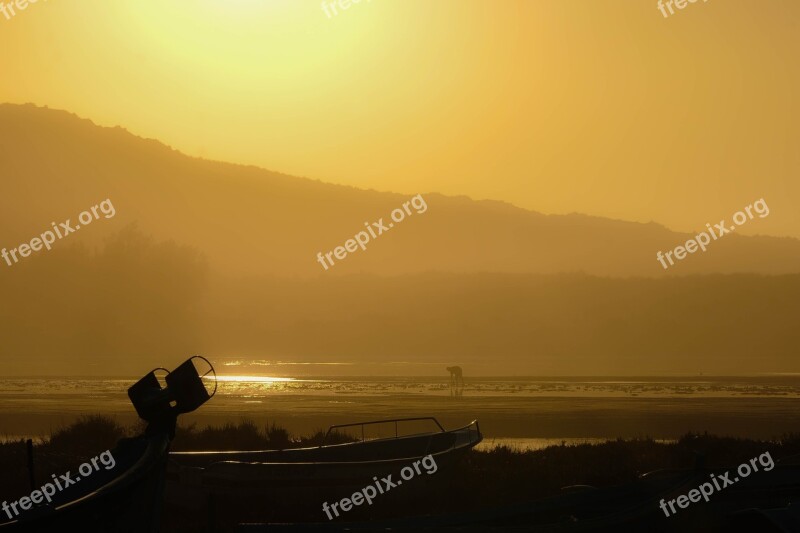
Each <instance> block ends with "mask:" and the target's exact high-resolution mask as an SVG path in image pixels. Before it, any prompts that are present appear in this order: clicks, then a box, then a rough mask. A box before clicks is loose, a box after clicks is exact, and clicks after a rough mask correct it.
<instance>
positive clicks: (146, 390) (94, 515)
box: [0, 357, 216, 533]
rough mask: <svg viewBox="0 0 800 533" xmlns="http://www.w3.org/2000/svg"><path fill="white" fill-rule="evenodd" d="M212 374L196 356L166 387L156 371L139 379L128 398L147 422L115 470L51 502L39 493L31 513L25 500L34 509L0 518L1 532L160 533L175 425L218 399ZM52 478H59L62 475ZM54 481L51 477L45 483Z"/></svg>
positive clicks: (117, 451)
mask: <svg viewBox="0 0 800 533" xmlns="http://www.w3.org/2000/svg"><path fill="white" fill-rule="evenodd" d="M198 364H202V365H208V368H209V369H210V370H208V371H207V372H206V373H205V375H203V376H201V375H200V373H199V371H198V366H196V365H198ZM213 371H214V370H213V368H212V367H211V364H210V363H208V361H206V360H205V359H203V358H202V357H193V358H191V359H188V360H187V361H185V362H184V363H183V364H182V365H180V366H179V367H178V368H176V369H175V370H173V371H172V372H167V371H165V372H167V373H166V376H165V377H164V381H165V384H166V386H165V387H162V385H161V383H160V382H159V380H158V378H157V377H156V375H155V372H156V371H155V370H154V371H152V372H150V373H149V374H147V375H146V376H144V377H143V378H142V379H140V380H139V381H138V382H137V383H136V384H134V385H133V386H132V387H131V388H130V389H128V396H129V397H130V399H131V402H132V403H133V405H134V407H135V408H136V411H137V413H138V414H139V416H140V417H141V418H142V419H144V420H145V421H147V423H148V425H147V428H146V430H145V432H144V433H143V434H142V435H140V436H138V437H135V438H130V439H123V440H121V441H120V442H119V443H118V445H117V446H116V447H115V448H113V449H112V450H109V452H110V455H111V457H112V458H113V460H114V461H113V466H111V467H110V468H97V469H96V470H95V471H93V472H92V474H91V475H86V476H83V478H82V479H81V478H80V477H78V476H77V475H73V476H72V479H71V481H74V483H71V484H69V485H68V486H64V487H63V489H62V490H58V491H55V489H54V490H53V492H54V494H53V495H52V497H51V498H50V500H51V501H50V502H47V501H46V500H45V499H44V498H42V497H41V494H39V496H38V497H37V499H39V500H41V501H42V503H40V504H36V505H34V506H32V508H30V507H31V506H30V505H29V504H30V503H31V502H30V500H29V499H28V498H27V497H26V498H25V499H26V500H27V501H26V502H25V503H26V505H25V506H26V507H29V509H27V510H24V508H22V507H21V506H18V507H17V508H16V509H15V510H16V511H18V512H17V513H16V514H14V513H11V514H12V517H11V519H9V517H8V516H7V514H8V513H0V532H2V533H6V532H8V533H12V532H13V533H16V532H38V531H42V532H45V531H47V532H49V531H83V532H95V531H96V532H101V531H103V532H153V531H158V526H159V522H160V513H159V511H160V508H161V502H162V500H163V489H164V476H165V470H166V468H165V467H166V462H167V454H168V453H169V445H170V442H171V440H172V437H173V436H174V434H175V424H176V420H177V418H178V416H179V415H180V414H183V413H188V412H190V411H194V410H195V409H197V408H198V407H200V406H201V405H202V404H204V403H205V402H206V401H208V400H209V399H210V398H211V397H212V396H213V395H214V393H215V392H216V379H214V378H213V377H212V378H211V379H209V376H208V374H209V373H213ZM210 384H213V386H214V389H213V390H212V391H209V390H208V389H207V387H209V385H210ZM87 464H88V463H87ZM53 474H54V475H53V479H56V476H57V475H58V473H55V472H54V473H53ZM50 481H52V480H51V479H50V478H46V480H45V483H44V484H47V483H48V482H50ZM44 484H43V485H44ZM65 485H67V484H66V482H65ZM37 488H38V487H37ZM23 497H24V495H20V500H18V501H20V502H21V501H23ZM14 503H16V502H14ZM20 511H21V512H20Z"/></svg>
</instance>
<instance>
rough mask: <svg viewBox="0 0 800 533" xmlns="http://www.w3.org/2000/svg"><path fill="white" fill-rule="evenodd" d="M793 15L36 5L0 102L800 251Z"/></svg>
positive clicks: (305, 165) (418, 2) (6, 36)
mask: <svg viewBox="0 0 800 533" xmlns="http://www.w3.org/2000/svg"><path fill="white" fill-rule="evenodd" d="M798 21H800V3H798V2H796V1H794V0H782V1H779V0H766V1H765V0H758V1H756V0H710V1H708V2H707V3H703V2H697V3H695V4H690V5H688V6H687V7H686V8H685V9H684V10H682V11H679V12H677V13H676V14H675V15H673V16H671V17H670V18H664V17H663V16H662V15H661V13H660V12H659V11H658V9H657V6H656V1H655V0H636V1H633V0H628V1H619V0H603V1H592V2H589V1H586V0H482V1H479V0H458V1H456V0H372V1H369V2H368V1H367V0H362V1H361V3H359V4H353V5H352V6H351V7H350V8H349V9H347V10H346V11H343V10H341V8H339V10H338V14H337V15H336V16H333V17H330V18H329V17H328V16H326V14H325V13H324V11H323V9H322V7H321V2H319V1H317V0H308V1H305V0H193V1H181V2H178V1H164V0H130V1H127V0H115V1H112V2H110V1H108V0H80V1H79V2H78V1H72V2H70V1H66V0H50V1H49V2H44V1H43V0H39V2H38V3H35V4H30V5H29V6H28V8H27V9H26V10H24V11H20V12H18V13H17V14H16V15H15V16H14V17H13V18H11V19H10V20H7V19H6V17H4V16H2V15H0V47H1V48H2V50H3V54H2V59H0V101H6V102H13V103H26V102H33V103H36V104H39V105H48V106H49V107H53V108H59V109H66V110H68V111H71V112H74V113H77V114H78V115H80V116H82V117H86V118H90V119H92V120H94V121H95V122H96V123H98V124H101V125H107V126H115V125H121V126H123V127H125V128H127V129H129V130H130V131H132V132H133V133H135V134H137V135H141V136H144V137H151V138H156V139H159V140H161V141H163V142H165V143H167V144H169V145H171V146H173V147H175V148H177V149H179V150H181V151H183V152H185V153H188V154H190V155H198V156H203V157H206V158H210V159H220V160H226V161H232V162H239V163H247V164H254V165H258V166H262V167H265V168H269V169H272V170H277V171H281V172H285V173H289V174H294V175H301V176H308V177H312V178H317V179H321V180H323V181H329V182H335V183H342V184H347V185H353V186H357V187H363V188H375V189H378V190H390V191H397V192H404V193H408V194H416V193H418V192H429V191H439V192H444V193H448V194H466V195H469V196H471V197H473V198H492V199H499V200H506V201H509V202H512V203H514V204H516V205H519V206H522V207H526V208H530V209H535V210H538V211H542V212H545V213H569V212H575V211H577V212H583V213H588V214H594V215H601V216H609V217H614V218H621V219H626V220H636V221H642V222H647V221H650V220H655V221H657V222H660V223H663V224H665V225H667V226H669V227H671V228H673V229H676V230H686V231H688V230H692V229H698V230H699V229H702V228H703V227H704V225H705V223H706V222H716V221H717V220H719V219H721V218H730V216H731V215H732V214H733V213H734V212H735V211H737V210H739V209H741V208H742V207H743V206H745V205H748V204H750V203H752V202H754V201H755V200H757V199H759V198H762V197H763V198H765V200H766V202H767V203H768V204H769V207H770V209H771V214H770V217H768V218H765V219H763V220H761V219H759V220H758V223H757V224H750V225H745V226H743V227H742V232H744V233H768V234H774V235H793V236H798V237H800V214H798V210H797V209H796V206H797V205H798V203H797V202H798V200H800V180H798V170H800V164H799V163H800V161H799V159H800V156H798V150H797V141H798V138H800V136H799V135H798V118H800V114H799V113H798V103H797V94H798V93H800V90H798V89H800V83H798V68H797V57H799V56H800V53H798V52H800V45H799V43H798V41H799V40H798V38H797V35H798Z"/></svg>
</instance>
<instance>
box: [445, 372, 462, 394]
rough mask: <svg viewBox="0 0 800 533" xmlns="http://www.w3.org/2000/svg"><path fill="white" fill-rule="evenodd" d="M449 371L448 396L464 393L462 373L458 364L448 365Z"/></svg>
mask: <svg viewBox="0 0 800 533" xmlns="http://www.w3.org/2000/svg"><path fill="white" fill-rule="evenodd" d="M446 370H447V371H448V372H450V396H463V394H464V373H463V371H462V370H461V367H460V366H448V367H447V368H446Z"/></svg>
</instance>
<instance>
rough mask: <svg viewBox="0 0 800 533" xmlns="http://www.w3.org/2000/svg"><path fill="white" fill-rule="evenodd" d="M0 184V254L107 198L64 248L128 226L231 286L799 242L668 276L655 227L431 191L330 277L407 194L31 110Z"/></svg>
mask: <svg viewBox="0 0 800 533" xmlns="http://www.w3.org/2000/svg"><path fill="white" fill-rule="evenodd" d="M0 176H2V178H3V179H2V182H1V183H2V184H1V185H0V191H1V192H0V227H1V228H2V232H0V247H6V248H10V247H15V246H17V245H18V244H20V243H22V242H25V241H29V240H30V239H31V238H33V237H35V236H36V235H38V234H39V233H41V232H42V231H44V230H46V229H48V227H49V225H50V223H51V222H53V221H56V222H58V221H62V220H66V219H67V218H71V219H73V221H74V219H75V218H76V217H77V215H78V213H79V212H80V211H82V210H83V209H85V208H87V207H90V206H92V205H95V204H96V203H98V202H99V201H101V200H103V199H106V198H110V199H111V200H112V202H113V204H114V206H115V208H116V211H117V215H116V217H115V218H113V219H110V220H108V221H106V220H103V221H102V222H97V223H95V224H94V225H93V226H92V227H91V229H90V230H87V231H82V232H80V233H78V234H75V235H71V236H70V239H71V242H77V241H80V242H83V243H87V244H96V243H98V242H100V239H101V238H103V237H105V236H107V235H109V234H110V233H112V232H115V231H119V230H120V229H122V228H123V227H126V226H127V225H128V224H130V223H134V222H135V223H136V224H137V226H138V228H139V229H140V230H142V231H143V232H144V233H147V234H151V235H153V236H154V237H155V238H156V239H158V240H165V239H166V240H174V241H176V242H177V243H178V244H186V245H190V246H192V247H194V248H196V249H197V250H199V251H201V252H202V253H203V254H204V255H205V256H206V259H207V261H208V264H209V265H210V266H211V267H212V268H213V269H219V270H220V271H221V272H224V273H227V274H232V275H238V274H250V275H252V274H265V275H276V276H292V277H301V278H307V277H310V276H318V275H323V274H324V275H326V276H339V275H344V274H354V273H365V274H379V275H398V274H415V273H422V272H429V271H440V272H453V273H477V272H496V273H527V274H552V273H560V272H584V273H587V274H593V275H600V276H663V275H686V274H707V273H734V272H752V273H761V274H784V273H795V272H800V241H798V240H796V239H790V238H773V237H761V236H759V237H743V236H740V235H728V236H726V237H725V239H723V240H721V241H718V242H714V243H713V244H712V245H711V246H710V247H709V251H707V252H706V253H696V254H694V255H693V256H691V257H690V258H688V259H686V260H684V261H682V262H680V263H679V264H677V265H676V266H674V267H672V268H671V269H670V270H669V271H667V272H665V271H664V270H663V269H662V267H661V266H660V264H659V263H658V262H657V261H656V256H655V254H656V252H657V251H658V250H663V251H666V250H671V249H673V248H674V247H675V246H677V245H679V244H681V243H683V242H685V241H686V240H687V239H688V238H689V237H690V236H691V235H688V234H683V233H676V232H672V231H669V230H668V229H666V228H664V227H662V226H660V225H658V224H655V223H650V224H639V223H633V222H624V221H618V220H610V219H604V218H599V217H590V216H585V215H579V214H572V215H542V214H540V213H536V212H532V211H528V210H525V209H520V208H517V207H514V206H512V205H509V204H506V203H502V202H495V201H473V200H470V199H469V198H466V197H451V196H444V195H440V194H436V193H431V192H429V191H415V192H414V193H415V194H416V192H419V193H422V195H423V197H424V198H425V200H426V201H427V205H428V210H427V212H425V213H423V214H414V215H413V216H410V217H408V218H407V219H406V220H405V221H403V222H402V223H400V224H397V225H396V226H395V227H394V228H392V229H391V230H390V231H389V232H388V233H385V234H384V235H382V236H380V237H379V238H378V239H377V240H375V241H374V242H370V243H368V245H367V246H368V248H367V250H366V251H365V252H364V251H358V252H356V253H354V254H352V255H350V256H348V257H347V258H346V259H344V260H342V261H341V262H338V261H337V264H336V265H335V266H334V267H332V268H331V269H330V270H329V271H327V272H325V271H324V270H323V268H322V266H321V265H320V264H319V263H318V262H317V259H316V254H317V252H323V253H326V252H329V251H331V250H333V249H334V248H335V247H337V246H340V245H343V244H344V243H345V241H346V240H347V239H349V238H352V236H353V235H354V234H355V233H357V232H359V231H361V230H362V229H363V224H364V222H365V221H366V222H372V221H377V220H378V219H379V218H381V217H383V218H384V221H385V222H388V221H389V214H390V212H391V211H392V210H393V209H395V208H398V207H401V205H402V203H403V202H404V201H407V200H408V199H409V198H410V196H412V195H411V194H394V193H389V192H377V191H372V190H359V189H355V188H351V187H344V186H337V185H330V184H325V183H322V182H319V181H314V180H311V179H306V178H297V177H292V176H287V175H283V174H279V173H276V172H271V171H268V170H263V169H259V168H255V167H246V166H240V165H234V164H227V163H219V162H213V161H206V160H201V159H196V158H192V157H188V156H185V155H183V154H181V153H179V152H177V151H175V150H172V149H170V148H168V147H166V146H164V145H163V144H161V143H159V142H157V141H154V140H146V139H142V138H139V137H136V136H134V135H131V134H130V133H128V132H126V131H125V130H123V129H121V128H103V127H99V126H96V125H94V124H93V123H92V122H90V121H88V120H83V119H80V118H78V117H76V116H74V115H72V114H69V113H67V112H64V111H55V110H51V109H47V108H40V107H36V106H33V105H23V106H20V105H11V104H3V105H0ZM700 229H702V228H700ZM65 242H66V241H65ZM59 244H61V243H59ZM0 266H2V264H0Z"/></svg>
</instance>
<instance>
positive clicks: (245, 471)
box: [169, 417, 483, 490]
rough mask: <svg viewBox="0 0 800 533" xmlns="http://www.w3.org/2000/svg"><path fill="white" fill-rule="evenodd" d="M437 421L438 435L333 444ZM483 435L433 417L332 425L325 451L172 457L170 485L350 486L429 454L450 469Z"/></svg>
mask: <svg viewBox="0 0 800 533" xmlns="http://www.w3.org/2000/svg"><path fill="white" fill-rule="evenodd" d="M426 420H427V421H432V422H433V423H434V424H435V425H436V426H437V427H438V429H439V431H433V432H427V433H417V434H414V435H399V434H397V433H395V436H394V437H387V438H376V439H369V440H368V439H362V440H360V441H357V442H349V443H344V444H330V445H326V444H325V442H327V441H329V440H330V438H331V436H333V435H336V434H337V433H338V432H340V431H342V430H343V429H345V428H353V427H359V426H360V427H361V429H362V435H363V428H364V427H365V426H370V425H377V424H384V425H385V424H394V425H395V428H396V427H397V424H398V423H403V422H411V421H426ZM482 439H483V436H482V435H481V431H480V426H479V424H478V421H477V420H473V421H472V422H470V423H469V424H467V425H466V426H464V427H462V428H458V429H454V430H450V431H447V430H445V429H444V428H443V427H442V425H441V424H440V423H439V422H438V421H437V420H436V419H435V418H433V417H422V418H397V419H390V420H375V421H370V422H359V423H355V424H343V425H336V426H331V427H330V428H329V429H328V432H327V434H326V437H325V439H324V440H323V443H322V444H321V445H320V446H315V447H310V448H295V449H287V450H257V451H200V452H172V453H170V465H169V475H170V480H172V481H175V482H176V483H178V484H183V485H191V486H195V487H199V486H203V487H208V488H211V487H225V486H230V487H236V488H244V487H251V488H261V489H269V488H280V489H281V490H286V489H287V488H290V487H308V486H334V485H342V486H350V485H357V484H359V483H361V484H363V483H364V480H365V479H367V480H369V479H372V477H373V476H377V475H383V474H386V473H393V472H397V471H398V470H399V469H400V468H402V467H404V466H407V465H408V464H409V462H412V461H414V460H415V459H420V458H422V457H425V456H427V455H430V456H432V457H433V459H434V460H435V461H436V464H437V465H438V466H439V467H443V468H447V467H448V466H449V465H450V464H452V463H453V462H454V461H456V460H457V459H458V458H459V457H460V456H461V455H462V454H463V453H464V452H466V451H467V450H470V449H471V448H473V447H474V446H475V445H477V444H478V443H479V442H480V441H481V440H482Z"/></svg>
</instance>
